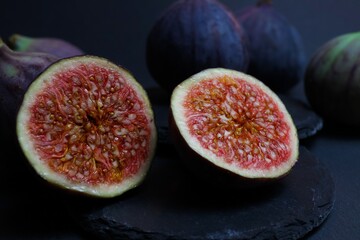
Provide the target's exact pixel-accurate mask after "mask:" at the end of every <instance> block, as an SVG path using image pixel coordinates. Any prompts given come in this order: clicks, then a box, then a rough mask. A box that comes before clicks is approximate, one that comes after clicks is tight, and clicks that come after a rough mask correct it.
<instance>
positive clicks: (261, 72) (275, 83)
mask: <svg viewBox="0 0 360 240" xmlns="http://www.w3.org/2000/svg"><path fill="white" fill-rule="evenodd" d="M236 17H237V19H238V22H239V23H240V24H241V25H242V26H243V28H244V30H245V32H246V34H247V36H248V38H249V44H248V50H249V55H250V61H249V68H248V71H247V73H248V74H250V75H252V76H254V77H256V78H258V79H259V80H261V81H263V82H264V83H265V84H266V85H267V86H269V87H270V88H271V89H272V90H273V91H275V92H286V91H287V90H289V89H290V88H292V87H293V86H295V85H296V84H297V83H299V82H300V81H301V80H302V79H303V75H304V69H305V65H306V57H305V50H304V46H303V41H302V38H301V36H300V34H299V32H298V31H297V29H296V28H295V27H294V26H293V25H291V23H289V21H288V20H287V19H286V18H285V16H284V15H283V14H282V13H280V12H279V11H277V9H275V8H274V7H273V5H272V1H271V0H260V1H258V4H257V5H256V6H251V7H248V8H245V9H243V10H241V11H239V12H238V13H237V14H236Z"/></svg>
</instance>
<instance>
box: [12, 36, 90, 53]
mask: <svg viewBox="0 0 360 240" xmlns="http://www.w3.org/2000/svg"><path fill="white" fill-rule="evenodd" d="M9 45H10V47H11V48H12V49H13V50H15V51H20V52H45V53H49V54H52V55H54V56H57V57H59V58H67V57H73V56H78V55H83V54H84V52H83V51H82V50H81V49H79V48H78V47H77V46H75V45H73V44H71V43H69V42H67V41H65V40H63V39H59V38H31V37H27V36H23V35H19V34H14V35H12V36H11V37H10V39H9Z"/></svg>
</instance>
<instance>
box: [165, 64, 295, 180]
mask: <svg viewBox="0 0 360 240" xmlns="http://www.w3.org/2000/svg"><path fill="white" fill-rule="evenodd" d="M171 115H172V120H171V121H170V127H171V129H172V133H173V136H174V141H175V145H176V147H177V148H178V150H179V154H180V156H181V158H182V159H184V161H186V162H187V163H186V164H187V165H190V168H194V167H193V166H196V165H199V162H201V164H204V163H205V164H206V168H207V169H212V172H219V173H220V172H222V173H223V172H225V173H226V175H230V176H231V177H229V178H228V179H232V181H233V183H236V184H242V183H244V182H247V183H251V182H252V183H261V182H266V180H278V179H280V178H281V177H282V176H285V175H286V174H287V173H289V171H290V170H291V169H292V167H293V166H294V164H295V163H296V161H297V158H298V148H299V147H298V138H297V132H296V128H295V126H294V123H293V121H292V119H291V116H290V115H289V114H288V112H287V110H286V108H285V106H284V105H283V103H282V102H281V100H280V99H279V98H278V96H277V95H275V94H274V93H273V92H272V91H271V90H270V89H269V88H268V87H267V86H265V85H264V84H263V83H262V82H260V81H259V80H257V79H255V78H253V77H251V76H249V75H246V74H244V73H241V72H238V71H234V70H228V69H222V68H215V69H207V70H204V71H202V72H200V73H198V74H195V75H193V76H192V77H190V78H189V79H187V80H185V81H184V82H182V83H181V84H180V85H178V86H177V87H176V88H175V89H174V91H173V94H172V96H171ZM184 145H185V146H186V150H184V149H185V148H184ZM194 169H196V170H198V174H200V172H202V171H204V169H205V168H200V169H197V168H196V167H195V168H194ZM209 172H210V171H209ZM223 175H225V174H223ZM215 179H216V180H215ZM234 179H237V180H238V181H237V180H234ZM210 181H219V180H218V179H217V178H214V177H213V176H211V177H210ZM215 185H216V184H215ZM250 185H251V184H250ZM254 185H256V184H254ZM223 187H225V186H223ZM239 187H242V186H239Z"/></svg>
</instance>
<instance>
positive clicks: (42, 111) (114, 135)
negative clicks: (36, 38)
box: [17, 56, 156, 197]
mask: <svg viewBox="0 0 360 240" xmlns="http://www.w3.org/2000/svg"><path fill="white" fill-rule="evenodd" d="M17 135H18V140H19V142H20V146H21V148H22V149H23V152H24V154H25V156H26V157H27V159H28V160H29V162H30V164H31V165H32V167H33V168H34V169H35V170H36V172H37V173H38V174H39V175H40V176H41V177H42V178H44V179H45V180H47V181H48V182H50V183H53V184H55V185H57V186H61V187H63V188H65V189H69V190H73V191H76V192H81V193H84V194H88V195H93V196H98V197H114V196H117V195H120V194H122V193H124V192H125V191H127V190H129V189H131V188H134V187H136V186H137V185H138V184H140V182H141V181H142V180H143V179H144V177H145V175H146V173H147V171H148V169H149V166H150V162H151V159H152V157H153V155H154V150H155V144H156V130H155V124H154V117H153V112H152V109H151V106H150V102H149V100H148V97H147V94H146V92H145V91H144V90H143V88H142V87H141V86H140V84H139V83H138V82H137V81H136V80H135V79H134V77H133V76H132V75H131V74H130V73H129V72H128V71H126V70H125V69H123V68H121V67H119V66H117V65H115V64H113V63H111V62H110V61H108V60H106V59H103V58H99V57H95V56H80V57H72V58H68V59H63V60H60V61H58V62H56V63H54V64H52V65H51V66H50V67H49V68H47V69H46V70H45V71H44V72H43V73H42V74H40V75H39V77H38V78H37V79H36V80H35V81H34V82H33V83H32V84H31V85H30V87H29V89H28V90H27V92H26V94H25V96H24V100H23V103H22V105H21V107H20V111H19V113H18V117H17Z"/></svg>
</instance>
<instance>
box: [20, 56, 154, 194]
mask: <svg viewBox="0 0 360 240" xmlns="http://www.w3.org/2000/svg"><path fill="white" fill-rule="evenodd" d="M81 64H85V65H86V64H95V65H97V66H99V67H104V68H106V69H109V70H110V69H111V70H113V71H116V72H118V73H119V74H120V76H122V77H123V78H124V79H125V81H127V82H129V83H130V84H129V85H130V86H132V87H133V89H134V91H135V92H136V93H137V97H139V98H140V100H141V101H142V102H143V104H144V109H146V110H147V111H146V112H145V115H146V116H147V117H148V120H149V124H150V132H151V133H152V135H151V136H150V143H149V144H150V146H149V151H150V152H149V154H148V159H146V160H145V161H144V163H143V164H142V166H141V167H140V169H139V171H138V173H137V174H134V175H133V176H132V177H130V178H127V179H124V180H123V181H121V182H120V183H118V184H115V183H111V184H97V185H94V184H87V183H85V182H84V183H74V182H73V181H70V180H69V179H68V178H67V177H66V176H64V175H62V174H59V173H57V172H55V171H53V170H52V169H51V168H50V167H49V166H48V164H46V163H45V162H44V161H43V160H41V158H40V156H39V155H38V154H37V151H36V149H35V146H34V145H33V141H32V139H31V134H30V132H29V129H28V125H29V121H30V116H31V113H30V111H29V110H30V109H31V106H32V105H34V103H35V99H36V97H35V95H36V94H37V93H41V92H43V91H44V87H45V86H46V85H47V82H49V83H51V81H53V80H54V77H53V76H55V75H56V74H57V73H61V72H66V71H68V70H69V69H74V68H77V67H78V66H79V65H81ZM17 133H18V134H17V135H18V140H19V143H20V146H21V148H22V149H23V152H24V154H25V156H26V157H27V159H28V161H29V162H30V163H31V165H32V166H33V167H34V169H35V170H36V172H37V173H38V174H39V175H40V176H41V177H43V178H44V179H45V180H47V181H48V182H50V183H53V184H55V185H58V186H61V187H63V188H65V189H69V190H74V191H78V192H83V193H86V194H89V195H93V196H98V197H114V196H117V195H120V194H122V193H124V192H126V191H128V190H129V189H131V188H134V187H136V186H138V185H139V183H141V181H142V180H143V179H144V177H145V176H146V173H147V171H148V169H149V166H150V163H151V159H152V158H153V156H154V153H155V144H156V138H157V136H156V129H155V123H154V115H153V112H152V109H151V106H150V102H149V99H148V97H147V94H146V92H145V91H144V89H143V88H142V87H141V85H140V84H139V83H138V82H137V81H136V80H135V79H134V77H133V76H132V75H131V74H130V73H129V72H128V71H126V70H125V69H123V68H121V67H119V66H117V65H115V64H113V63H111V62H109V61H108V60H106V59H103V58H99V57H94V56H80V57H73V58H68V59H64V60H61V61H60V62H59V63H57V64H54V65H52V66H50V67H49V68H48V69H47V70H46V71H44V72H43V73H42V74H41V75H40V76H39V77H38V78H37V79H36V81H34V82H33V83H32V84H31V85H30V87H29V89H28V91H27V92H26V94H25V96H24V100H23V103H22V106H21V107H20V110H19V113H18V116H17Z"/></svg>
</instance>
